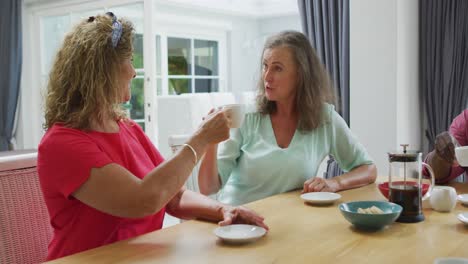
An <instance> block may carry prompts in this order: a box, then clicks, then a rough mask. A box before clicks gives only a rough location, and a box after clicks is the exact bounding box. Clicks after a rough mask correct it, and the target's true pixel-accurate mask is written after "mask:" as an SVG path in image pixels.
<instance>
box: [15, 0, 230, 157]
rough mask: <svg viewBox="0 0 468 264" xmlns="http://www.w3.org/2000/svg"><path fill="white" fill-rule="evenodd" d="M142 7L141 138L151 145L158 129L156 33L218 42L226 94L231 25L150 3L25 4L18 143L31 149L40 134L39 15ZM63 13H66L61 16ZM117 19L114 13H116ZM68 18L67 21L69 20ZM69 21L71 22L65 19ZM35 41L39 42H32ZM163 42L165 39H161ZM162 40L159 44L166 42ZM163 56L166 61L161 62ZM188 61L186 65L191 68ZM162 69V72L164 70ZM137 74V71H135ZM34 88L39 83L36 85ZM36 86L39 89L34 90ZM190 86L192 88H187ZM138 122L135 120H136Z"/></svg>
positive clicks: (222, 89) (73, 0) (138, 0)
mask: <svg viewBox="0 0 468 264" xmlns="http://www.w3.org/2000/svg"><path fill="white" fill-rule="evenodd" d="M137 3H143V9H144V10H143V28H144V29H143V36H144V40H143V54H144V56H143V64H144V75H143V78H144V79H145V82H144V101H145V109H144V112H145V129H146V133H147V135H148V136H149V137H150V139H151V140H152V141H153V143H154V144H155V145H157V142H158V141H157V138H158V127H157V120H156V119H157V114H156V112H157V100H156V99H157V88H158V87H157V81H156V80H157V79H156V77H157V76H156V49H155V48H156V35H157V34H158V35H160V36H166V37H167V36H170V37H182V38H191V39H201V40H214V41H218V60H219V61H218V67H219V69H218V70H219V72H218V74H219V92H226V91H227V83H228V81H229V80H228V78H229V77H228V74H227V72H228V71H227V65H228V63H227V35H228V32H229V31H230V30H232V25H231V24H230V23H229V22H226V21H219V20H213V19H204V18H198V17H193V16H192V17H187V16H180V15H175V14H159V13H158V12H157V8H156V1H152V0H102V1H91V0H89V1H83V0H70V1H66V2H65V1H64V2H59V1H57V2H48V3H47V2H46V3H40V2H39V3H37V4H32V5H29V6H28V7H27V8H26V10H25V16H27V18H26V19H25V21H26V23H27V25H26V26H25V28H26V30H25V31H24V39H25V40H28V39H29V40H31V41H27V42H26V41H25V44H24V49H27V50H28V51H26V52H25V54H30V55H31V56H30V58H25V62H24V64H25V65H28V66H25V67H24V69H25V71H24V74H23V78H22V80H24V82H23V84H22V87H23V88H24V89H22V92H21V97H22V104H21V111H20V113H21V115H22V117H20V120H24V121H23V123H22V128H23V131H22V133H23V138H24V142H23V145H24V147H26V148H28V147H29V148H36V147H37V145H38V144H39V141H40V139H41V137H42V135H43V133H44V131H43V130H42V123H43V114H42V113H43V111H42V109H43V101H42V98H43V95H44V94H45V92H46V91H45V87H44V83H43V81H42V79H43V77H44V75H43V69H42V65H43V63H42V61H43V54H42V43H43V42H42V39H41V38H42V37H43V36H44V34H42V32H41V30H42V25H41V17H44V16H58V15H66V14H68V15H70V16H71V13H73V12H82V11H87V10H93V9H100V8H102V9H103V11H104V12H106V11H107V8H108V7H111V6H121V5H131V4H137ZM64 10H66V12H64ZM117 15H118V14H117ZM70 18H71V17H70ZM70 21H71V19H70ZM38 40H39V41H38ZM166 41H167V39H166ZM166 41H164V42H166ZM161 44H162V46H161V52H166V53H167V46H166V44H167V42H166V44H164V45H163V41H162V42H161ZM161 55H162V60H161V62H162V65H161V70H162V76H165V77H164V78H162V80H163V82H162V85H163V87H166V89H162V91H163V95H167V94H168V83H167V80H168V77H167V75H168V73H167V54H165V55H164V54H161ZM164 58H166V59H164ZM193 64H194V63H192V65H193ZM164 71H165V72H164ZM140 72H141V71H140ZM38 84H40V85H38ZM38 86H39V87H38ZM193 87H194V86H193ZM39 88H40V89H39ZM138 121H141V120H138Z"/></svg>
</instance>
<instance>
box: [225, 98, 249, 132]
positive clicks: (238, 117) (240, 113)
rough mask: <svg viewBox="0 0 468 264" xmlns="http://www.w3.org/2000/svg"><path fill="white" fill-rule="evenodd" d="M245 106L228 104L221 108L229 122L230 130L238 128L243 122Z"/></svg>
mask: <svg viewBox="0 0 468 264" xmlns="http://www.w3.org/2000/svg"><path fill="white" fill-rule="evenodd" d="M244 108H245V106H244V105H243V104H228V105H223V106H221V109H223V110H225V111H226V115H227V117H228V118H229V119H230V120H231V126H230V127H231V128H239V127H240V126H241V125H242V122H243V121H244V115H245V109H244Z"/></svg>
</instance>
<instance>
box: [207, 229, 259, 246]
mask: <svg viewBox="0 0 468 264" xmlns="http://www.w3.org/2000/svg"><path fill="white" fill-rule="evenodd" d="M213 232H214V234H215V235H216V236H217V237H219V238H220V239H222V240H223V241H225V242H228V243H236V244H240V243H248V242H252V241H255V240H257V239H259V238H261V237H262V236H264V235H265V234H266V230H265V228H263V227H259V226H254V225H227V226H220V227H218V228H216V229H215V230H214V231H213Z"/></svg>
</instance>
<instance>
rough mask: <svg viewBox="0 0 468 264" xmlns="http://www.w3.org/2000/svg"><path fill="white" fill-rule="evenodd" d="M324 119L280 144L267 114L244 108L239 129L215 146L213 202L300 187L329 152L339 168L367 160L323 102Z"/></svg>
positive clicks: (236, 200)
mask: <svg viewBox="0 0 468 264" xmlns="http://www.w3.org/2000/svg"><path fill="white" fill-rule="evenodd" d="M323 114H324V123H323V124H322V125H321V126H320V127H318V128H316V129H314V130H313V131H312V132H308V133H305V134H304V133H302V132H300V131H298V130H296V132H295V133H294V136H293V138H292V140H291V143H290V144H289V146H288V147H287V148H284V149H283V148H280V147H278V144H277V143H276V138H275V135H274V132H273V128H272V125H271V119H270V116H269V115H262V114H260V113H247V114H246V115H245V120H244V123H243V124H242V126H241V127H240V128H239V129H232V130H231V136H230V139H229V140H227V141H226V142H224V143H222V144H220V145H219V149H218V171H219V175H220V178H221V183H222V189H221V190H220V191H219V193H218V199H219V201H221V202H223V203H227V204H231V205H240V204H244V203H248V202H252V201H255V200H259V199H262V198H265V197H268V196H271V195H274V194H278V193H282V192H287V191H290V190H294V189H298V188H302V187H303V184H304V182H305V181H306V180H307V179H310V178H313V177H315V176H316V174H317V170H318V167H319V166H320V163H321V162H322V160H323V159H324V158H325V157H326V156H327V155H328V154H331V155H333V156H334V157H335V159H336V161H337V162H338V164H339V165H340V167H341V168H342V169H343V170H344V171H350V170H352V169H353V168H355V167H357V166H360V165H363V164H372V163H373V161H372V159H371V157H370V156H369V154H368V153H367V151H366V150H365V149H364V147H363V146H362V145H361V144H360V143H359V142H358V141H357V140H356V138H355V137H354V135H353V134H352V133H351V130H350V129H349V128H348V126H347V125H346V122H345V121H344V120H343V119H342V118H341V116H340V115H339V114H338V113H336V112H335V110H334V107H333V106H332V105H329V104H325V105H324V107H323Z"/></svg>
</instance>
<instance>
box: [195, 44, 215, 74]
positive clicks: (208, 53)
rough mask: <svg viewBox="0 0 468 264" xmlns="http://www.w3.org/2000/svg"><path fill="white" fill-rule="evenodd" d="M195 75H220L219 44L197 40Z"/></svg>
mask: <svg viewBox="0 0 468 264" xmlns="http://www.w3.org/2000/svg"><path fill="white" fill-rule="evenodd" d="M194 47H195V75H205V76H213V75H215V76H216V75H218V42H217V41H210V40H198V39H196V40H195V43H194Z"/></svg>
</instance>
